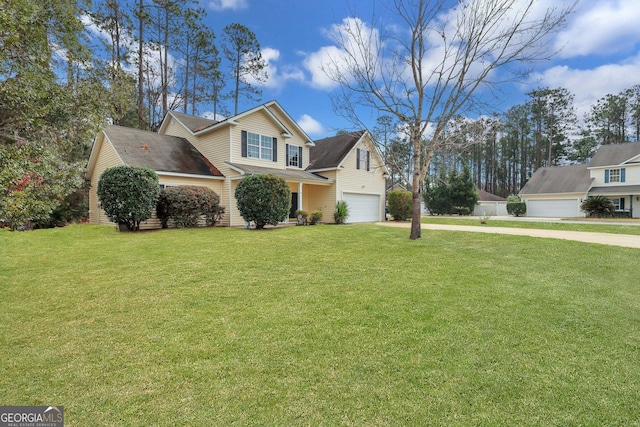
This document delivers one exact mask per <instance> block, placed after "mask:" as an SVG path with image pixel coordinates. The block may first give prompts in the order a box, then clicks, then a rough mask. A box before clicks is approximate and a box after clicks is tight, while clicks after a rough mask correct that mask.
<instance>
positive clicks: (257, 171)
mask: <svg viewBox="0 0 640 427" xmlns="http://www.w3.org/2000/svg"><path fill="white" fill-rule="evenodd" d="M226 164H227V165H229V166H231V167H233V168H235V169H239V170H241V171H242V172H244V173H245V174H246V175H264V174H273V175H276V176H279V177H281V178H284V179H306V180H310V181H317V182H329V180H328V179H327V178H325V177H323V176H320V175H316V174H314V173H311V172H307V171H304V170H301V169H297V170H296V169H274V168H266V167H262V166H253V165H242V164H239V163H226Z"/></svg>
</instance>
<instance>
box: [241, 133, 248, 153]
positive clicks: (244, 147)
mask: <svg viewBox="0 0 640 427" xmlns="http://www.w3.org/2000/svg"><path fill="white" fill-rule="evenodd" d="M242 157H247V131H246V130H243V131H242Z"/></svg>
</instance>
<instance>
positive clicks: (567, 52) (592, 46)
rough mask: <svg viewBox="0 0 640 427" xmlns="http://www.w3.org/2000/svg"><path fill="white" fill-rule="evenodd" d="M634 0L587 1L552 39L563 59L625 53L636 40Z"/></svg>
mask: <svg viewBox="0 0 640 427" xmlns="http://www.w3.org/2000/svg"><path fill="white" fill-rule="evenodd" d="M638 6H639V5H638V0H617V1H612V0H610V1H602V0H589V1H583V3H581V4H580V7H579V9H578V10H577V12H576V15H575V16H574V17H573V18H572V19H571V20H570V22H569V23H568V27H567V28H566V29H565V30H564V31H562V32H561V33H560V34H559V35H558V38H557V40H556V47H558V48H562V49H563V50H562V53H561V55H562V56H563V57H565V58H568V57H573V56H579V55H606V54H611V53H618V52H628V51H629V50H630V49H632V48H633V47H634V46H635V45H636V44H637V43H638V42H639V41H640V32H639V31H638V22H640V7H638Z"/></svg>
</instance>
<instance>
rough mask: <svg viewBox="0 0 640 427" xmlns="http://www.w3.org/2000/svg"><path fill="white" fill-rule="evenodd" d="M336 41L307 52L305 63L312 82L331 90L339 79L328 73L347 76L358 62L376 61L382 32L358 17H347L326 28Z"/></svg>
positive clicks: (327, 33) (314, 84)
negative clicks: (349, 70) (336, 79)
mask: <svg viewBox="0 0 640 427" xmlns="http://www.w3.org/2000/svg"><path fill="white" fill-rule="evenodd" d="M325 35H326V36H327V37H328V38H329V39H330V40H331V41H333V42H334V45H331V46H324V47H321V48H320V49H319V50H317V51H315V52H312V53H310V54H307V55H306V57H305V59H304V61H303V66H304V67H305V69H306V70H307V71H308V72H309V73H310V74H311V85H312V86H313V87H315V88H318V89H324V90H331V89H333V88H335V87H337V86H338V83H337V82H336V81H335V80H334V79H333V78H331V77H330V76H329V75H328V74H331V75H335V74H336V73H338V74H341V75H342V76H344V77H346V76H347V75H348V74H349V73H348V71H347V70H348V69H349V68H351V67H353V66H355V65H356V64H364V63H369V64H371V63H373V62H374V60H375V56H376V53H377V51H378V49H379V47H380V36H379V32H378V30H377V29H375V28H371V27H370V26H368V25H367V24H366V23H365V22H364V21H362V20H361V19H359V18H344V19H343V20H342V22H341V23H340V24H334V25H333V26H332V27H331V28H329V29H328V30H326V31H325Z"/></svg>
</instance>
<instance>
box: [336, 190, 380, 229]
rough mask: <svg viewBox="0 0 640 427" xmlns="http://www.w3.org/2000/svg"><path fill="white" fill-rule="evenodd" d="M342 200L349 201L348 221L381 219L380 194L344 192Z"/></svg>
mask: <svg viewBox="0 0 640 427" xmlns="http://www.w3.org/2000/svg"><path fill="white" fill-rule="evenodd" d="M342 200H344V201H345V202H347V206H348V208H349V216H348V217H347V222H374V221H380V196H378V195H375V194H373V195H372V194H358V193H344V194H343V195H342Z"/></svg>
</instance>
